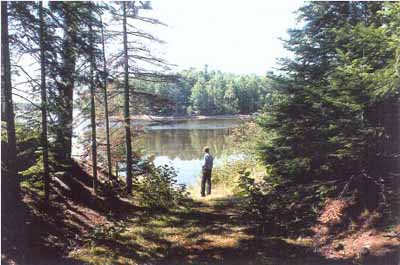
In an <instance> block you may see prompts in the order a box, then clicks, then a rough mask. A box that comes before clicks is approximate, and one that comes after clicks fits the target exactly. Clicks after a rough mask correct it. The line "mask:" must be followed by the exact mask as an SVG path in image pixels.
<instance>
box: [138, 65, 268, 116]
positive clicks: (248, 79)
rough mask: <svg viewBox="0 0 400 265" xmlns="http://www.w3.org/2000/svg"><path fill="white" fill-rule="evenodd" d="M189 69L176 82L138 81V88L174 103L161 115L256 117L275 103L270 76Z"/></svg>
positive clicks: (177, 75)
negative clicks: (235, 115)
mask: <svg viewBox="0 0 400 265" xmlns="http://www.w3.org/2000/svg"><path fill="white" fill-rule="evenodd" d="M207 68H208V67H207V65H206V66H205V67H204V69H203V70H202V71H199V70H196V69H190V70H185V71H182V72H180V73H177V74H176V78H177V79H176V82H173V83H149V82H147V83H143V82H142V83H143V84H140V82H137V83H138V84H137V85H135V87H140V88H142V89H143V90H145V91H147V92H151V93H155V94H157V95H160V96H161V97H164V98H165V99H168V100H169V101H170V102H171V104H170V105H171V106H170V108H169V109H168V108H164V109H161V110H160V112H161V113H160V114H174V115H185V114H189V115H192V114H201V115H222V114H252V113H255V112H257V111H258V110H260V109H261V108H262V107H264V106H265V105H266V104H269V103H271V102H272V95H273V93H272V90H271V87H270V85H269V84H270V83H269V81H268V78H267V77H266V76H257V75H238V74H229V73H223V72H221V71H208V70H207Z"/></svg>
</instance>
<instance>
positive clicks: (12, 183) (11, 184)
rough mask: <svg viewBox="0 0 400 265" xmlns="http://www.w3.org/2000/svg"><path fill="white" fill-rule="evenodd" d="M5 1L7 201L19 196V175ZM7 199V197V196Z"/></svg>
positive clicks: (4, 90)
mask: <svg viewBox="0 0 400 265" xmlns="http://www.w3.org/2000/svg"><path fill="white" fill-rule="evenodd" d="M7 3H8V2H6V1H4V2H1V64H2V78H1V80H2V84H1V86H2V90H3V96H4V114H5V115H4V116H5V121H6V122H7V151H6V152H3V155H6V156H7V157H6V163H7V164H6V167H7V174H6V176H5V177H6V178H3V181H4V180H5V181H4V182H3V185H2V186H3V188H2V190H3V191H6V194H5V195H9V199H12V200H15V201H16V199H17V198H18V195H19V181H20V180H19V175H18V170H17V141H16V134H15V120H14V106H13V100H12V85H11V65H10V49H9V38H8V10H7ZM7 197H8V196H7Z"/></svg>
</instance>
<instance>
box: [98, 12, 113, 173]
mask: <svg viewBox="0 0 400 265" xmlns="http://www.w3.org/2000/svg"><path fill="white" fill-rule="evenodd" d="M100 22H101V42H102V51H103V72H104V81H103V82H104V84H103V86H104V116H105V118H106V119H105V121H106V141H107V164H108V176H109V177H110V178H112V177H113V174H112V166H111V146H110V123H109V120H108V98H107V78H108V72H107V61H106V52H105V47H104V46H105V45H104V24H103V21H102V19H101V16H100Z"/></svg>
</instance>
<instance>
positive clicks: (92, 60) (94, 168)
mask: <svg viewBox="0 0 400 265" xmlns="http://www.w3.org/2000/svg"><path fill="white" fill-rule="evenodd" d="M89 45H90V55H89V57H90V58H89V61H90V120H91V126H92V173H93V190H94V191H95V192H96V190H97V143H96V106H95V102H94V94H95V91H94V90H95V87H94V70H95V67H96V65H95V64H96V63H95V58H94V41H93V29H92V22H91V21H89Z"/></svg>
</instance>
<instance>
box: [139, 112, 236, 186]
mask: <svg viewBox="0 0 400 265" xmlns="http://www.w3.org/2000/svg"><path fill="white" fill-rule="evenodd" d="M239 122H240V121H239V120H235V119H224V120H221V119H218V120H217V119H215V120H198V121H181V122H177V123H174V124H164V125H157V126H150V127H148V129H147V130H148V131H147V133H146V134H145V135H144V136H143V137H142V139H141V140H140V146H142V147H144V148H145V152H146V153H147V154H154V155H155V156H156V158H155V161H154V162H155V164H156V165H162V164H169V165H172V166H174V167H175V168H176V169H177V171H178V181H179V182H180V183H185V184H193V183H195V182H196V177H198V176H199V175H200V173H201V164H202V160H201V158H202V154H203V152H202V148H203V147H204V146H209V147H210V148H211V152H212V154H213V155H214V157H215V164H216V165H218V163H219V161H220V156H221V154H222V153H223V151H224V150H225V149H226V148H227V147H228V144H229V143H228V139H227V137H228V136H229V135H230V134H231V133H232V128H233V127H235V126H237V125H238V124H239Z"/></svg>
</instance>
